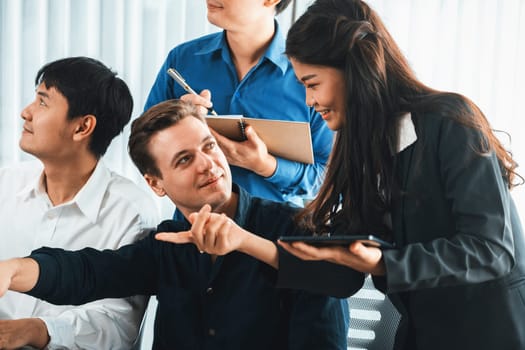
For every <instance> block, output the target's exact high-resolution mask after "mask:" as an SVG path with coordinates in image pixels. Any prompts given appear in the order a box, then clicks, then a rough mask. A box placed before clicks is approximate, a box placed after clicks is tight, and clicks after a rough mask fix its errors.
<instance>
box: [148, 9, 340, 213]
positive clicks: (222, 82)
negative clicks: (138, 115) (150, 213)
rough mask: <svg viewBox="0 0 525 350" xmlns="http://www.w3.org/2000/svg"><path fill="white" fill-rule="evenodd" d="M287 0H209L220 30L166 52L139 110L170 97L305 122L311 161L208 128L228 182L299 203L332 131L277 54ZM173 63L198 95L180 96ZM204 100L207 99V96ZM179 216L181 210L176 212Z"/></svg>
mask: <svg viewBox="0 0 525 350" xmlns="http://www.w3.org/2000/svg"><path fill="white" fill-rule="evenodd" d="M290 2H291V0H281V1H279V0H268V1H259V0H257V1H254V0H224V1H221V2H220V3H219V2H217V3H216V2H213V1H208V2H207V6H208V20H209V22H211V23H212V24H214V25H216V26H218V27H220V28H223V29H224V30H223V31H222V32H218V33H213V34H210V35H206V36H203V37H200V38H198V39H195V40H192V41H189V42H186V43H183V44H181V45H179V46H177V47H175V48H174V49H172V50H171V51H170V53H169V54H168V56H167V58H166V60H165V62H164V63H163V65H162V67H161V68H160V71H159V73H158V75H157V78H156V80H155V82H154V84H153V87H152V88H151V91H150V93H149V96H148V98H147V101H146V104H145V110H146V109H148V108H150V107H151V106H153V105H155V104H157V103H159V102H161V101H164V100H167V99H172V98H182V99H185V100H190V101H191V102H193V103H194V104H197V105H200V106H201V107H203V111H204V112H207V111H206V110H205V109H204V107H211V106H212V105H213V109H214V110H215V111H216V112H217V113H218V114H220V115H228V114H240V115H244V116H245V117H255V118H265V119H281V120H290V121H301V122H308V123H309V124H310V130H311V135H312V147H313V152H314V163H313V164H304V163H299V162H295V161H291V160H288V159H283V158H280V157H275V156H273V155H271V154H269V153H268V151H267V149H266V145H265V144H264V142H263V141H261V139H260V138H259V137H258V136H257V135H256V133H255V132H254V131H253V130H252V129H251V128H249V127H248V128H247V130H246V133H247V137H248V140H247V141H244V142H235V141H232V140H229V139H227V138H226V137H222V136H221V135H218V134H214V136H215V138H216V139H217V141H218V143H219V146H220V147H221V149H222V150H223V152H224V153H225V154H226V158H227V159H228V162H229V163H230V165H231V169H232V175H233V181H234V182H235V183H237V184H239V185H240V186H241V187H243V188H245V189H246V190H247V191H248V192H250V193H251V194H253V195H255V196H258V197H262V198H266V199H271V200H276V201H287V202H293V203H294V204H296V205H299V206H303V204H304V201H305V200H309V199H312V198H313V197H314V196H315V194H316V193H317V190H318V187H319V184H320V178H321V176H322V174H323V172H324V168H325V165H326V162H327V160H328V156H329V154H330V150H331V146H332V141H333V134H332V131H331V130H330V129H329V128H327V126H326V125H325V123H324V122H323V119H322V118H321V116H320V115H319V114H318V113H317V112H316V111H315V110H314V109H313V108H310V107H308V106H306V105H305V103H304V102H305V92H304V89H303V88H302V86H301V85H300V84H299V83H298V82H297V79H296V77H295V74H294V71H293V68H292V66H291V64H290V62H289V60H288V59H287V58H286V56H285V55H284V49H285V43H284V37H283V33H282V32H281V30H280V28H279V25H278V23H277V21H276V20H275V15H276V14H278V13H280V12H282V11H283V10H284V9H285V8H286V7H287V6H288V5H289V4H290ZM168 68H174V69H176V70H177V71H178V72H179V73H181V75H182V76H183V77H184V78H185V79H186V81H187V83H188V84H189V85H190V86H191V87H192V88H193V89H194V90H195V91H197V92H199V93H201V95H202V96H198V95H191V94H187V93H186V91H184V89H183V88H182V87H180V86H179V85H178V84H177V83H176V82H175V81H174V80H173V79H172V78H171V77H170V76H169V75H168V74H167V73H166V71H167V70H168ZM210 99H211V101H212V102H213V104H212V102H210ZM178 217H179V218H180V217H181V216H178Z"/></svg>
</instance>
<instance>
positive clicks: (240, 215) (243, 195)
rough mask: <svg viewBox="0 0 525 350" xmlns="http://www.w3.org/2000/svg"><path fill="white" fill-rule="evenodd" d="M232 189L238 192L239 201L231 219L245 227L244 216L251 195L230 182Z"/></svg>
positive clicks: (246, 212) (245, 215) (246, 213)
mask: <svg viewBox="0 0 525 350" xmlns="http://www.w3.org/2000/svg"><path fill="white" fill-rule="evenodd" d="M232 191H233V192H236V193H238V194H239V202H238V203H237V211H236V212H235V217H234V218H233V221H235V223H236V224H237V225H239V226H240V227H246V217H247V215H248V209H249V205H250V203H251V195H250V194H249V193H248V191H246V190H245V189H244V188H242V187H240V186H238V185H237V184H235V183H234V184H232Z"/></svg>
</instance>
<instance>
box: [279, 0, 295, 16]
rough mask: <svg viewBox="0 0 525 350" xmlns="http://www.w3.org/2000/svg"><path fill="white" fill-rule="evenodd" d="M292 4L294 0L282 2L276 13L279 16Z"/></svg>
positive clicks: (283, 0) (282, 0)
mask: <svg viewBox="0 0 525 350" xmlns="http://www.w3.org/2000/svg"><path fill="white" fill-rule="evenodd" d="M291 3H292V0H281V1H280V2H279V3H278V4H277V5H276V6H275V13H276V14H279V13H281V12H283V11H284V10H286V8H287V7H288V5H290V4H291Z"/></svg>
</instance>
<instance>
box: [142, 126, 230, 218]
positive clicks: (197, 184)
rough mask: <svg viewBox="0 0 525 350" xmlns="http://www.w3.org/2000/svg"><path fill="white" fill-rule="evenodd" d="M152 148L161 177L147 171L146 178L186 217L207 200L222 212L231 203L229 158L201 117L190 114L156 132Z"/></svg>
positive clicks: (157, 191)
mask: <svg viewBox="0 0 525 350" xmlns="http://www.w3.org/2000/svg"><path fill="white" fill-rule="evenodd" d="M149 152H150V154H151V155H152V157H153V158H154V159H155V162H156V164H157V167H158V168H159V170H160V173H161V174H162V179H161V178H159V177H156V176H152V175H149V174H146V175H145V176H144V177H145V179H146V181H147V182H148V184H149V185H150V187H151V188H152V189H153V191H154V192H155V193H157V194H158V195H159V196H163V195H167V196H168V197H169V198H170V199H171V200H172V202H173V203H175V205H176V206H177V208H178V209H179V210H180V211H181V212H182V213H183V214H184V215H185V216H186V217H188V215H189V214H190V213H192V212H195V211H198V210H200V209H201V207H202V206H203V205H204V204H206V203H207V204H210V205H211V207H212V210H214V211H219V212H221V211H225V210H226V208H227V207H228V206H229V205H230V204H231V203H230V202H231V199H232V195H231V191H232V180H231V172H230V168H229V166H228V162H227V161H226V157H225V156H224V154H223V153H222V151H221V150H220V148H219V146H218V145H217V142H216V141H215V139H214V138H213V136H212V135H211V133H210V130H209V129H208V126H207V125H206V124H205V123H203V122H202V121H200V120H199V119H197V118H194V117H192V116H189V117H186V118H184V119H182V120H180V121H179V122H178V123H177V124H175V125H173V126H171V127H169V128H167V129H164V130H162V131H160V132H158V133H156V134H155V135H154V136H153V137H152V138H151V140H150V142H149Z"/></svg>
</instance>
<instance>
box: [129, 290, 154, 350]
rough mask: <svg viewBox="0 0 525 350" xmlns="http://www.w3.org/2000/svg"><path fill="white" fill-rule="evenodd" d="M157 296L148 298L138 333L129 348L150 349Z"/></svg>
mask: <svg viewBox="0 0 525 350" xmlns="http://www.w3.org/2000/svg"><path fill="white" fill-rule="evenodd" d="M157 304H158V302H157V298H156V297H155V296H152V297H150V298H149V302H148V307H147V308H146V312H145V313H144V317H143V318H142V324H141V325H140V331H139V335H138V336H137V339H136V340H135V344H133V346H132V348H131V349H130V350H151V347H152V345H153V326H154V324H155V313H156V312H157Z"/></svg>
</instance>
